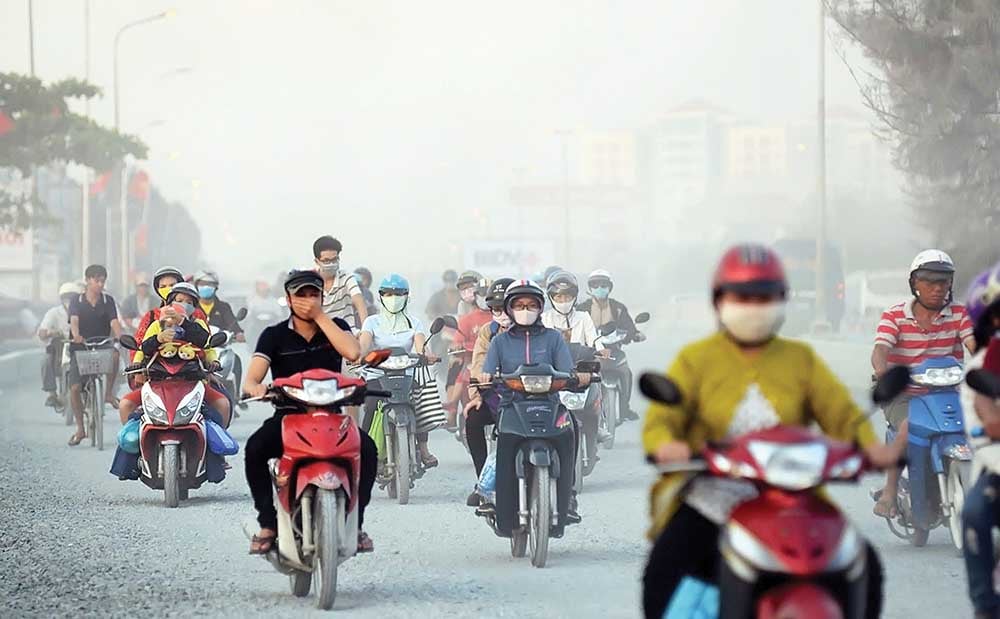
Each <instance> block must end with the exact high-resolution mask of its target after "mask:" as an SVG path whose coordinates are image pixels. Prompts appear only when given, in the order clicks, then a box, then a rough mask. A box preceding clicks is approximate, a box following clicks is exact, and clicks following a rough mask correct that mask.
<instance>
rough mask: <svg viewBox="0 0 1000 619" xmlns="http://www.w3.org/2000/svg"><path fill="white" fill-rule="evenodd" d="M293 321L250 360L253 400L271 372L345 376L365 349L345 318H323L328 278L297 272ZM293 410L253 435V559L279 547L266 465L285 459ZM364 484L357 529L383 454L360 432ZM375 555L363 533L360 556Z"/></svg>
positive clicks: (292, 284)
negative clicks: (284, 433)
mask: <svg viewBox="0 0 1000 619" xmlns="http://www.w3.org/2000/svg"><path fill="white" fill-rule="evenodd" d="M285 293H286V295H287V299H288V307H289V309H290V310H291V317H290V318H289V320H287V321H282V322H280V323H278V324H276V325H272V326H270V327H268V328H266V329H264V331H263V333H261V334H260V339H259V340H258V342H257V349H256V352H254V355H253V358H252V359H251V360H250V367H249V368H248V370H247V376H246V381H245V382H244V384H243V391H244V392H246V393H247V394H249V395H251V396H253V397H261V396H263V395H265V394H266V393H267V387H266V386H265V385H264V384H263V380H264V377H265V376H266V375H267V372H268V370H270V372H271V379H272V380H276V379H278V378H286V377H288V376H292V375H293V374H298V373H299V372H304V371H306V370H312V369H325V370H330V371H333V372H341V371H342V368H341V364H342V361H343V359H344V358H347V359H348V360H350V361H354V360H356V359H357V358H358V357H359V356H360V354H361V347H360V346H359V345H358V341H357V339H355V337H354V335H353V334H352V333H351V329H350V326H349V325H348V324H347V323H346V322H344V321H343V320H341V319H340V318H333V319H331V318H330V317H329V316H327V315H326V314H325V313H323V303H322V300H323V278H322V277H320V275H319V274H318V273H316V272H314V271H293V272H292V273H290V274H289V277H288V279H287V280H286V282H285ZM294 412H295V411H294V410H287V411H283V410H278V411H276V412H275V414H274V416H273V417H271V418H270V419H268V420H266V421H264V424H263V425H262V426H261V427H260V429H258V430H257V431H256V432H254V433H253V434H252V435H251V436H250V438H249V439H247V444H246V449H245V453H246V475H247V485H249V486H250V494H251V495H253V502H254V507H255V508H256V509H257V514H258V515H257V522H258V523H259V524H260V527H261V528H260V532H259V533H258V534H257V535H256V536H255V537H254V540H253V542H252V544H251V546H250V553H251V554H266V553H267V552H268V551H270V550H271V548H273V547H274V540H275V536H276V535H277V526H278V515H277V512H276V511H275V508H274V499H273V495H272V490H271V477H270V474H269V473H268V470H267V461H268V460H269V459H271V458H280V457H281V455H282V450H283V447H284V446H283V445H282V442H281V418H282V417H283V416H284V415H286V414H290V413H294ZM360 434H361V479H360V484H359V487H358V494H359V496H358V498H359V501H358V527H359V529H360V528H361V526H362V524H363V523H364V514H365V511H364V510H365V506H366V505H368V502H369V501H370V500H371V496H372V486H374V485H375V475H376V473H377V470H378V449H377V447H376V446H375V441H373V440H372V439H371V437H370V436H368V434H367V433H365V432H361V433H360ZM373 549H374V546H373V544H372V541H371V538H369V537H368V536H367V534H365V533H364V531H363V530H362V531H361V533H359V535H358V551H359V552H370V551H371V550H373Z"/></svg>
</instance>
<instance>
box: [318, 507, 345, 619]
mask: <svg viewBox="0 0 1000 619" xmlns="http://www.w3.org/2000/svg"><path fill="white" fill-rule="evenodd" d="M313 509H314V512H315V515H314V516H313V527H314V531H313V539H314V540H316V554H315V555H313V572H312V579H313V581H315V583H316V608H318V609H320V610H330V609H331V608H333V603H334V601H335V600H336V599H337V566H338V564H339V556H340V539H339V527H338V525H339V523H340V519H341V518H343V516H342V515H341V514H340V510H339V507H338V505H337V494H336V492H335V491H333V490H326V489H322V488H320V489H318V490H317V491H316V506H315V507H314V508H313Z"/></svg>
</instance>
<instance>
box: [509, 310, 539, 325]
mask: <svg viewBox="0 0 1000 619" xmlns="http://www.w3.org/2000/svg"><path fill="white" fill-rule="evenodd" d="M540 313H541V312H539V311H538V310H531V309H522V310H514V322H516V323H517V324H519V325H521V326H522V327H530V326H531V325H533V324H535V322H537V321H538V314H540Z"/></svg>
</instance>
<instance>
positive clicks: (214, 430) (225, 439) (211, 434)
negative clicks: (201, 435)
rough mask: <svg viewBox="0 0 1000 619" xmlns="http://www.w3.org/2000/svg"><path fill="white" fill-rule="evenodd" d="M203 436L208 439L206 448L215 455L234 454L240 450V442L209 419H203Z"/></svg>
mask: <svg viewBox="0 0 1000 619" xmlns="http://www.w3.org/2000/svg"><path fill="white" fill-rule="evenodd" d="M205 438H206V440H207V441H208V450H209V451H211V452H212V453H214V454H216V455H219V456H235V455H236V454H237V453H239V451H240V444H239V443H237V442H236V439H234V438H233V437H232V436H230V435H229V432H226V429H225V428H223V427H222V426H220V425H219V424H217V423H215V422H214V421H212V420H211V419H206V420H205Z"/></svg>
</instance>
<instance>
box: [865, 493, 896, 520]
mask: <svg viewBox="0 0 1000 619" xmlns="http://www.w3.org/2000/svg"><path fill="white" fill-rule="evenodd" d="M872 498H873V499H875V507H873V508H872V513H874V514H875V515H876V516H878V517H880V518H895V517H896V516H898V515H899V510H898V508H897V507H896V501H895V500H894V499H895V498H896V497H894V496H886V495H885V492H884V491H881V490H880V491H878V492H877V493H873V496H872Z"/></svg>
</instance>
